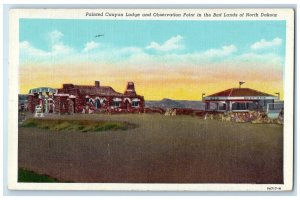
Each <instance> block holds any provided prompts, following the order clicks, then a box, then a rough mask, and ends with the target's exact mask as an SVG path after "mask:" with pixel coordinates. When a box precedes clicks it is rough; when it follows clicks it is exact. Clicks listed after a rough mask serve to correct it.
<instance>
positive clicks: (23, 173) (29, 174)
mask: <svg viewBox="0 0 300 200" xmlns="http://www.w3.org/2000/svg"><path fill="white" fill-rule="evenodd" d="M18 182H28V183H55V182H59V181H58V180H57V179H54V178H51V177H49V176H47V175H41V174H37V173H35V172H33V171H29V170H26V169H24V168H19V170H18Z"/></svg>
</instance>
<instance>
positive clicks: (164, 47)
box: [146, 35, 184, 51]
mask: <svg viewBox="0 0 300 200" xmlns="http://www.w3.org/2000/svg"><path fill="white" fill-rule="evenodd" d="M182 40H183V37H182V36H181V35H177V36H174V37H171V38H170V39H168V40H167V41H165V42H164V43H163V44H159V43H157V42H151V43H150V44H149V45H148V46H147V47H146V49H154V50H157V51H172V50H176V49H183V48H184V45H183V44H182Z"/></svg>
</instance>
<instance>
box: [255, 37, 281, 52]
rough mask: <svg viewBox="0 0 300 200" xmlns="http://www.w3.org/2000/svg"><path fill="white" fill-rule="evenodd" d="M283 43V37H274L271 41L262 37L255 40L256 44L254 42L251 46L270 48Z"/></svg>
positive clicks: (259, 48) (258, 48) (257, 48)
mask: <svg viewBox="0 0 300 200" xmlns="http://www.w3.org/2000/svg"><path fill="white" fill-rule="evenodd" d="M281 44H282V39H280V38H274V39H273V40H271V41H267V40H265V39H261V40H260V41H258V42H255V43H254V44H252V45H251V47H250V48H251V49H252V50H261V49H269V48H274V47H278V46H280V45H281Z"/></svg>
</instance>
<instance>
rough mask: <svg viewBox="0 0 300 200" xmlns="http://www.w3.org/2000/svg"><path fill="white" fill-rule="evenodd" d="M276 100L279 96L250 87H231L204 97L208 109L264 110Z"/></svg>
mask: <svg viewBox="0 0 300 200" xmlns="http://www.w3.org/2000/svg"><path fill="white" fill-rule="evenodd" d="M276 100H279V99H278V97H277V96H274V95H270V94H267V93H264V92H260V91H257V90H254V89H250V88H230V89H227V90H224V91H221V92H217V93H215V94H212V95H209V96H206V97H204V103H205V110H207V111H248V110H262V111H263V110H266V108H267V105H268V104H270V103H274V102H275V101H276Z"/></svg>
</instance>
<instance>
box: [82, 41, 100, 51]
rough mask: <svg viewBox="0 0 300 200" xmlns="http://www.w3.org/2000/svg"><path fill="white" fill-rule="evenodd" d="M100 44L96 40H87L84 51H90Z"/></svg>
mask: <svg viewBox="0 0 300 200" xmlns="http://www.w3.org/2000/svg"><path fill="white" fill-rule="evenodd" d="M99 46H100V44H99V43H97V42H94V41H91V42H87V43H86V44H85V45H84V49H83V51H84V52H88V51H91V50H93V49H96V48H98V47H99Z"/></svg>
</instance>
